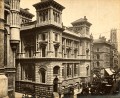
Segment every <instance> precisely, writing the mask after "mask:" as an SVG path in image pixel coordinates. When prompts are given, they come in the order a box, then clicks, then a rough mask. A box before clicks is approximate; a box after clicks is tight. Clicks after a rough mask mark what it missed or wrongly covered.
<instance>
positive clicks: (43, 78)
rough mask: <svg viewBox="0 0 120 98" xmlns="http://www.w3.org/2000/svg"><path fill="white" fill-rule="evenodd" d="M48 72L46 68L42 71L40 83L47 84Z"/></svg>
mask: <svg viewBox="0 0 120 98" xmlns="http://www.w3.org/2000/svg"><path fill="white" fill-rule="evenodd" d="M45 77H46V70H45V69H44V68H41V69H40V82H41V83H45Z"/></svg>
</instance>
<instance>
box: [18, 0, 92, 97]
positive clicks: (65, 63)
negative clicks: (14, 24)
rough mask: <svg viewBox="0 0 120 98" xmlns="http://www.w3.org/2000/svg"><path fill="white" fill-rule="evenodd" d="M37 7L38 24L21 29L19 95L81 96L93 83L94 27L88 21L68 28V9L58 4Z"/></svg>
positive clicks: (43, 2) (48, 2)
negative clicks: (64, 15)
mask: <svg viewBox="0 0 120 98" xmlns="http://www.w3.org/2000/svg"><path fill="white" fill-rule="evenodd" d="M33 6H34V7H35V9H36V15H37V16H36V21H31V22H30V21H29V22H27V23H24V24H22V25H21V31H20V44H19V49H18V50H17V53H18V55H17V57H16V70H17V73H16V91H17V92H20V93H27V94H30V95H31V94H33V95H36V96H39V97H46V96H47V97H48V98H49V97H51V96H52V95H53V94H55V93H56V94H66V93H70V90H71V88H72V91H73V92H74V93H75V92H77V93H79V91H80V90H78V89H80V84H82V83H84V82H90V68H91V41H92V36H91V35H90V26H91V23H89V22H88V21H87V18H86V17H84V18H81V19H78V20H76V21H74V22H72V25H73V26H72V27H69V28H67V27H64V26H63V23H62V11H63V9H64V7H63V6H62V5H60V4H59V3H57V2H56V1H54V0H41V2H39V3H37V4H34V5H33ZM31 18H32V17H28V20H29V19H31Z"/></svg>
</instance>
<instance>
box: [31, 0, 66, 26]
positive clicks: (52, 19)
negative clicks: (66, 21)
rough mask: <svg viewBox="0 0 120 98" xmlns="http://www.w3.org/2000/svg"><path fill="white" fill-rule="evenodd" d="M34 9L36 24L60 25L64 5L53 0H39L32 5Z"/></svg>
mask: <svg viewBox="0 0 120 98" xmlns="http://www.w3.org/2000/svg"><path fill="white" fill-rule="evenodd" d="M33 6H34V7H35V9H36V15H37V16H36V18H37V19H36V20H37V26H38V27H39V26H46V25H54V26H58V27H62V10H63V9H64V7H63V6H62V5H60V4H59V3H57V2H55V1H54V0H41V2H39V3H37V4H34V5H33Z"/></svg>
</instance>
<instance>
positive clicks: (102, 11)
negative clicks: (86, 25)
mask: <svg viewBox="0 0 120 98" xmlns="http://www.w3.org/2000/svg"><path fill="white" fill-rule="evenodd" d="M40 1H41V0H21V7H22V8H29V9H30V12H31V13H33V14H34V15H36V12H35V9H34V7H33V6H32V5H33V4H35V3H38V2H40ZM55 1H56V2H58V3H60V4H62V5H63V6H64V7H65V9H64V10H63V15H62V20H63V24H64V25H65V26H71V22H73V21H75V20H77V19H79V18H83V17H84V16H86V17H87V19H88V21H89V22H91V23H92V26H91V30H90V32H91V33H92V34H93V36H94V38H95V39H96V38H98V37H99V35H100V34H101V35H103V36H106V37H107V38H109V36H110V30H111V29H112V28H117V29H118V30H117V33H118V44H119V47H120V0H55ZM35 19H36V17H35V18H33V20H35ZM119 50H120V49H119Z"/></svg>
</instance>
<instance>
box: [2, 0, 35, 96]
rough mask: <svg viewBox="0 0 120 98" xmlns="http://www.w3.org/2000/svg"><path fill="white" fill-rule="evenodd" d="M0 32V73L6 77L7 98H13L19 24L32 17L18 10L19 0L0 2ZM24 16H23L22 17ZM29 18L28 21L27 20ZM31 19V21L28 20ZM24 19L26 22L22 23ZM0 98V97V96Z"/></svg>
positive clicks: (22, 10) (3, 0) (24, 10)
mask: <svg viewBox="0 0 120 98" xmlns="http://www.w3.org/2000/svg"><path fill="white" fill-rule="evenodd" d="M0 4H1V5H0V7H1V8H0V10H1V11H0V15H1V18H0V19H1V24H2V25H0V27H1V31H2V32H3V33H0V34H1V35H0V37H1V38H0V40H1V41H0V43H1V44H0V45H1V46H0V47H1V48H0V49H1V50H0V51H1V52H0V55H1V58H0V63H1V64H0V66H1V69H0V73H3V74H4V75H5V76H7V80H8V84H7V85H8V88H7V92H8V94H7V95H8V97H9V98H15V74H16V65H15V63H16V62H15V58H16V51H17V48H18V46H19V42H20V27H21V23H22V21H23V22H27V21H31V19H32V17H33V15H32V14H31V13H29V12H28V11H27V10H26V9H22V8H20V0H1V1H0ZM24 14H25V15H24ZM28 18H29V20H28ZM30 18H31V19H30ZM25 19H26V21H24V20H25ZM0 97H2V96H1V95H0Z"/></svg>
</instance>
